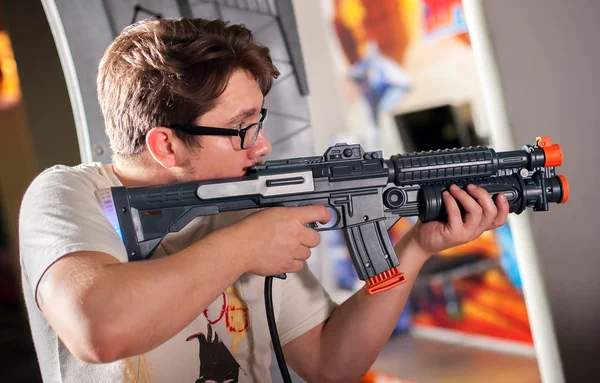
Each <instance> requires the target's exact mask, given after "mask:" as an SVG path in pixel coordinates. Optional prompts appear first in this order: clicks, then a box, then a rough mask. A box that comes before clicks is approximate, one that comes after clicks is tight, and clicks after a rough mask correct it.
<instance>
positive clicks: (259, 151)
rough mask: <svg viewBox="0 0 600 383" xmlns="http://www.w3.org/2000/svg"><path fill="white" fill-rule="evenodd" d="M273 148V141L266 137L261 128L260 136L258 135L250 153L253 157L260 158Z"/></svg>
mask: <svg viewBox="0 0 600 383" xmlns="http://www.w3.org/2000/svg"><path fill="white" fill-rule="evenodd" d="M272 149H273V148H272V147H271V142H270V141H269V140H268V139H267V137H265V135H264V134H263V132H262V130H261V131H260V133H258V137H256V142H255V143H254V145H252V147H251V148H250V149H249V151H250V153H249V154H250V157H252V158H260V157H264V156H266V155H268V154H269V153H271V150H272Z"/></svg>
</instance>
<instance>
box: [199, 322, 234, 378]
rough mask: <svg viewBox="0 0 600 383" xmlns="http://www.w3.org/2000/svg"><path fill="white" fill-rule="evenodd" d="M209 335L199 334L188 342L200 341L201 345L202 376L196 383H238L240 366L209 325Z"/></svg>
mask: <svg viewBox="0 0 600 383" xmlns="http://www.w3.org/2000/svg"><path fill="white" fill-rule="evenodd" d="M207 327H208V331H207V334H206V335H205V334H203V333H198V334H194V335H192V336H190V337H188V338H187V340H188V341H189V340H192V339H194V338H195V339H198V342H199V344H200V352H199V357H200V376H199V377H198V379H197V380H196V383H208V382H211V383H212V382H215V383H237V381H238V377H239V371H240V365H239V364H238V362H237V361H236V360H235V358H234V357H233V355H231V352H229V350H228V349H227V346H225V345H224V344H223V342H222V341H221V339H220V338H219V334H217V333H215V332H213V329H212V326H211V325H210V324H208V325H207Z"/></svg>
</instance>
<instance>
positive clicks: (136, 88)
mask: <svg viewBox="0 0 600 383" xmlns="http://www.w3.org/2000/svg"><path fill="white" fill-rule="evenodd" d="M237 69H245V70H247V71H249V72H250V73H252V74H253V75H254V77H255V78H256V81H257V83H258V85H259V87H260V89H261V91H262V93H263V95H267V93H269V91H270V89H271V86H272V83H273V80H274V79H275V78H277V77H278V76H279V71H278V70H277V68H276V67H275V66H274V65H273V62H272V61H271V56H270V53H269V49H268V48H267V47H263V46H261V45H259V44H257V43H256V41H255V40H254V38H253V36H252V32H251V31H250V30H248V29H247V28H246V27H245V26H244V25H229V24H228V23H227V22H224V21H221V20H214V21H209V20H204V19H193V20H188V19H177V20H175V19H160V20H143V21H139V22H137V23H135V24H132V25H130V26H128V27H127V28H125V29H124V30H123V32H122V33H121V34H120V35H119V36H118V37H117V38H116V39H115V40H114V41H113V43H112V44H111V45H110V46H109V47H108V49H107V50H106V52H105V53H104V56H103V57H102V60H101V61H100V66H99V69H98V79H97V87H98V100H99V103H100V108H101V110H102V114H103V116H104V120H105V128H106V134H107V135H108V138H109V140H110V146H111V149H112V151H113V153H114V154H115V155H117V156H119V157H121V158H133V157H136V155H137V154H139V153H140V152H142V151H143V150H144V148H145V135H146V133H147V132H148V131H149V130H150V129H152V128H153V127H156V126H166V125H168V124H173V123H180V124H189V123H192V122H193V121H194V120H195V119H196V118H198V117H199V116H201V115H203V114H204V113H206V112H208V111H209V110H210V109H212V108H213V107H214V106H215V102H216V99H217V98H218V97H219V96H220V95H221V94H222V93H223V91H224V90H225V88H226V87H227V83H228V81H229V78H230V76H231V74H232V73H233V72H234V71H235V70H237ZM175 134H176V135H177V137H178V138H179V139H181V140H182V141H183V142H184V143H185V144H186V145H187V146H188V147H195V146H197V145H198V140H197V138H196V137H194V136H191V135H187V134H185V133H182V132H178V131H175Z"/></svg>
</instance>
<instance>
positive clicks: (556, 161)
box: [537, 136, 563, 168]
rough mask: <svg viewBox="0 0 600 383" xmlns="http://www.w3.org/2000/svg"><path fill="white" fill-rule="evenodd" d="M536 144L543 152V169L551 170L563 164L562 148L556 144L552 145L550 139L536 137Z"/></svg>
mask: <svg viewBox="0 0 600 383" xmlns="http://www.w3.org/2000/svg"><path fill="white" fill-rule="evenodd" d="M537 144H538V146H539V147H540V148H542V150H543V151H544V157H545V161H544V167H545V168H551V167H557V166H560V165H562V163H563V152H562V148H561V147H560V145H558V144H553V143H552V140H551V139H550V137H546V136H543V137H538V138H537Z"/></svg>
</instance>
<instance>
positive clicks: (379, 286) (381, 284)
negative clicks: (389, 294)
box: [367, 266, 406, 295]
mask: <svg viewBox="0 0 600 383" xmlns="http://www.w3.org/2000/svg"><path fill="white" fill-rule="evenodd" d="M404 282H406V277H405V276H404V273H402V272H400V266H396V267H393V268H391V269H389V270H386V271H384V272H383V273H380V274H377V275H376V276H374V277H371V278H369V279H367V294H369V295H374V294H377V293H380V292H383V291H387V290H389V289H392V288H394V287H396V286H399V285H401V284H403V283H404Z"/></svg>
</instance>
